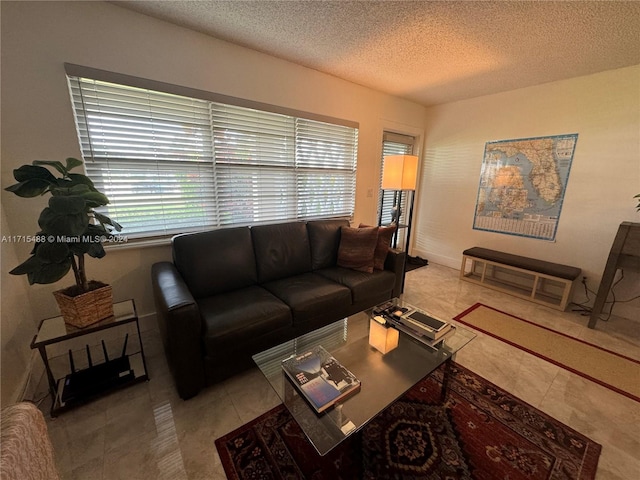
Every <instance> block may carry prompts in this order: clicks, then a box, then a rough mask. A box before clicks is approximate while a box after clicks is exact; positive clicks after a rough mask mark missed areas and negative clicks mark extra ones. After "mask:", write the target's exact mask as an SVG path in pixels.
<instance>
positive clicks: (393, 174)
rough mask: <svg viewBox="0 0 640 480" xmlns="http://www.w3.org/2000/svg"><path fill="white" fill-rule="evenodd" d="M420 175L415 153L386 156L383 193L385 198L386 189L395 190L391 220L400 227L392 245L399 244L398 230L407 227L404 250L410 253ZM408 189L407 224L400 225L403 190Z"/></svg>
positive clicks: (383, 172) (383, 168)
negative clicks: (417, 184)
mask: <svg viewBox="0 0 640 480" xmlns="http://www.w3.org/2000/svg"><path fill="white" fill-rule="evenodd" d="M417 177H418V157H416V156H415V155H387V156H385V157H384V164H383V167H382V195H383V200H384V191H385V190H393V191H394V192H393V209H392V210H391V221H392V223H393V222H395V223H396V225H397V226H398V228H397V229H396V232H395V234H394V237H393V242H392V246H393V248H396V247H397V246H398V232H399V230H400V229H401V228H405V227H406V229H407V234H406V237H405V248H404V251H406V252H407V255H409V240H410V239H411V221H412V219H413V197H414V194H415V190H416V181H417ZM403 191H407V192H408V194H409V195H410V201H409V214H408V215H407V217H406V218H407V224H406V225H400V216H401V215H402V210H401V205H400V202H401V201H402V192H403ZM381 219H382V208H381V209H380V217H379V221H378V224H380V223H381Z"/></svg>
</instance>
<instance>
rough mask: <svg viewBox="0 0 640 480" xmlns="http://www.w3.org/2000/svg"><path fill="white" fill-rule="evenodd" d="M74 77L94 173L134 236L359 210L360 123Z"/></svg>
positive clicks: (111, 210)
mask: <svg viewBox="0 0 640 480" xmlns="http://www.w3.org/2000/svg"><path fill="white" fill-rule="evenodd" d="M68 78H69V85H70V90H71V97H72V102H73V106H74V111H75V116H76V123H77V128H78V135H79V139H80V144H81V148H82V154H83V157H84V159H85V164H86V169H87V174H88V175H89V177H90V178H91V179H92V180H93V181H94V183H95V184H96V187H97V188H98V189H100V190H101V191H103V192H104V193H105V194H106V195H107V196H108V197H109V199H110V201H111V203H110V204H109V205H108V206H107V207H106V210H105V211H106V213H107V214H108V215H109V216H110V217H112V218H113V219H114V220H116V221H117V222H118V223H120V224H122V225H123V227H124V230H123V232H122V233H123V234H125V235H127V236H129V237H132V238H136V237H150V236H157V235H172V234H175V233H180V232H185V231H193V230H202V229H206V228H213V227H220V226H227V225H233V224H250V223H259V222H261V223H265V222H274V221H286V220H295V219H307V218H319V217H336V216H351V215H353V209H354V198H355V172H356V157H357V144H358V129H357V128H353V127H348V126H342V125H334V124H330V123H325V122H320V121H315V120H309V119H304V118H298V117H295V116H290V115H284V114H279V113H273V112H267V111H261V110H256V109H252V108H246V107H241V106H235V105H228V104H223V103H218V102H212V101H209V100H203V99H199V98H190V97H188V96H182V95H175V94H171V93H164V92H159V91H153V90H149V89H145V88H138V87H130V86H125V85H119V84H115V83H109V82H105V81H100V80H93V79H88V78H82V77H75V76H69V77H68Z"/></svg>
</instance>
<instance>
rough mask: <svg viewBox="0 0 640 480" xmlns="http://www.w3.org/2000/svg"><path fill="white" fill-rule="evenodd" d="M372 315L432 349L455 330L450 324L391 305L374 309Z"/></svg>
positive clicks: (415, 310) (415, 311)
mask: <svg viewBox="0 0 640 480" xmlns="http://www.w3.org/2000/svg"><path fill="white" fill-rule="evenodd" d="M374 315H378V316H381V317H382V318H384V319H385V320H386V321H387V322H389V323H390V324H391V325H392V326H394V327H395V328H397V329H398V330H401V331H403V332H405V333H407V334H408V335H410V336H412V337H413V338H415V339H417V340H419V341H420V342H422V343H424V344H425V345H427V346H429V347H434V348H435V347H436V346H437V345H438V344H439V343H440V342H442V341H443V340H444V339H445V337H447V336H448V334H450V333H452V332H453V331H454V329H455V326H454V325H452V324H451V323H449V322H446V321H444V320H440V319H437V318H435V317H433V316H431V315H429V314H427V313H425V312H422V311H420V310H417V309H415V308H410V307H401V306H398V305H393V304H386V305H382V306H380V307H378V308H376V309H374Z"/></svg>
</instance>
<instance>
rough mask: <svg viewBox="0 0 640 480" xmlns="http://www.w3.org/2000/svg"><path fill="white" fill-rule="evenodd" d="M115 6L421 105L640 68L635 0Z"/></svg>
mask: <svg viewBox="0 0 640 480" xmlns="http://www.w3.org/2000/svg"><path fill="white" fill-rule="evenodd" d="M113 3H115V4H117V5H120V6H122V7H125V8H128V9H132V10H136V11H138V12H141V13H144V14H147V15H149V16H152V17H156V18H160V19H163V20H167V21H169V22H172V23H175V24H178V25H182V26H184V27H187V28H190V29H193V30H197V31H199V32H203V33H206V34H208V35H211V36H213V37H216V38H219V39H222V40H227V41H229V42H232V43H235V44H238V45H243V46H245V47H249V48H252V49H254V50H258V51H260V52H264V53H267V54H270V55H273V56H276V57H279V58H283V59H286V60H289V61H291V62H294V63H298V64H300V65H304V66H307V67H310V68H313V69H316V70H319V71H321V72H326V73H329V74H332V75H335V76H337V77H340V78H343V79H346V80H349V81H352V82H355V83H358V84H360V85H364V86H367V87H371V88H374V89H376V90H380V91H383V92H387V93H390V94H393V95H397V96H400V97H404V98H407V99H410V100H414V101H416V102H419V103H421V104H423V105H434V104H440V103H446V102H451V101H455V100H461V99H465V98H471V97H476V96H479V95H486V94H491V93H497V92H502V91H506V90H512V89H515V88H520V87H526V86H530V85H537V84H540V83H545V82H551V81H555V80H561V79H564V78H571V77H576V76H580V75H587V74H590V73H595V72H600V71H604V70H610V69H614V68H620V67H625V66H629V65H636V64H640V2H638V1H628V2H611V1H598V2H586V1H571V2H547V1H535V2H531V1H488V2H485V1H374V0H370V1H366V0H364V1H321V0H316V1H303V0H297V1H241V0H235V1H234V0H231V1H229V0H226V1H215V0H203V1H117V2H113ZM639 89H640V86H639Z"/></svg>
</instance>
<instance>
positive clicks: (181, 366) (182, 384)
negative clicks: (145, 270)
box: [151, 262, 204, 400]
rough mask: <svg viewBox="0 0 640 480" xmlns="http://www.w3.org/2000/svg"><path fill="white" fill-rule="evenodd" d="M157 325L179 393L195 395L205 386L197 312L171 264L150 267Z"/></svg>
mask: <svg viewBox="0 0 640 480" xmlns="http://www.w3.org/2000/svg"><path fill="white" fill-rule="evenodd" d="M151 280H152V285H153V295H154V298H155V304H156V314H157V318H158V326H159V328H160V334H161V336H162V341H163V343H164V348H165V352H166V355H167V360H168V362H169V367H170V368H171V373H172V374H173V378H174V381H175V383H176V388H177V390H178V394H179V395H180V397H181V398H183V399H185V400H186V399H188V398H191V397H193V396H194V395H196V394H197V393H198V392H199V391H200V389H201V388H202V387H203V385H204V365H203V353H202V322H201V319H200V310H199V308H198V304H197V303H196V301H195V299H194V298H193V295H192V294H191V292H190V291H189V289H188V288H187V285H186V283H185V282H184V279H183V278H182V276H181V275H180V273H179V272H178V270H177V269H176V267H175V265H173V263H171V262H160V263H156V264H154V265H153V266H152V267H151Z"/></svg>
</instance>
